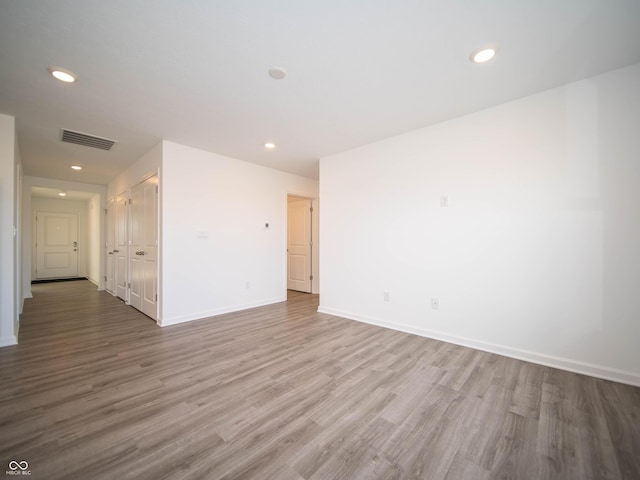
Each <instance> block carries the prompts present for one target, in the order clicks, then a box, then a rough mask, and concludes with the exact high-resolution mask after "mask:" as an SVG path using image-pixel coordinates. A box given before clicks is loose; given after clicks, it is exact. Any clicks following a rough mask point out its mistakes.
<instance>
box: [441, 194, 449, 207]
mask: <svg viewBox="0 0 640 480" xmlns="http://www.w3.org/2000/svg"><path fill="white" fill-rule="evenodd" d="M440 206H441V207H448V206H449V196H448V195H442V196H441V197H440Z"/></svg>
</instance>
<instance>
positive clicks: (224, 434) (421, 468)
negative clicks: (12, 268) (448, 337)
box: [0, 282, 640, 480]
mask: <svg viewBox="0 0 640 480" xmlns="http://www.w3.org/2000/svg"><path fill="white" fill-rule="evenodd" d="M33 292H34V298H33V299H32V300H28V301H27V303H26V306H25V312H24V314H23V317H22V329H21V332H20V345H18V346H15V347H7V348H2V349H0V367H1V369H0V385H1V388H0V461H1V462H4V465H5V466H7V465H8V464H9V462H10V461H12V460H15V461H24V460H26V461H27V462H28V463H29V469H30V470H31V477H30V478H33V479H48V480H51V479H92V480H93V479H98V480H99V479H129V478H135V479H150V480H159V479H172V480H177V479H200V478H202V479H243V480H245V479H261V480H265V479H278V480H302V479H304V480H312V479H313V480H316V479H322V480H327V479H340V480H342V479H385V480H386V479H404V478H420V479H429V480H437V479H473V480H483V479H492V478H500V479H509V478H517V479H527V480H529V479H552V478H553V479H580V480H586V479H638V478H640V389H639V388H634V387H630V386H626V385H621V384H616V383H612V382H607V381H603V380H597V379H595V378H590V377H586V376H582V375H576V374H572V373H567V372H563V371H560V370H555V369H552V368H546V367H542V366H539V365H534V364H530V363H526V362H521V361H517V360H512V359H509V358H505V357H501V356H498V355H492V354H488V353H484V352H480V351H476V350H472V349H469V348H463V347H458V346H455V345H451V344H447V343H443V342H438V341H435V340H429V339H425V338H421V337H417V336H412V335H408V334H405V333H400V332H395V331H392V330H387V329H383V328H378V327H374V326H370V325H366V324H362V323H358V322H353V321H349V320H344V319H341V318H338V317H334V316H331V315H324V314H318V313H317V312H316V308H317V302H318V299H317V297H316V296H313V295H307V294H298V293H290V297H289V301H288V302H285V303H281V304H276V305H272V306H268V307H262V308H257V309H253V310H248V311H245V312H238V313H234V314H229V315H223V316H220V317H216V318H212V319H207V320H202V321H196V322H191V323H188V324H183V325H176V326H173V327H167V328H164V329H161V328H159V327H157V326H156V325H155V323H154V322H152V321H151V320H150V319H148V318H147V317H145V316H143V315H142V314H139V313H137V312H136V311H135V310H133V309H132V308H129V307H126V306H125V305H123V304H122V303H121V302H120V301H118V300H117V299H115V298H113V297H112V296H110V295H108V294H107V293H105V292H97V291H95V287H94V286H93V285H92V284H90V283H89V282H69V283H55V284H42V285H34V286H33ZM5 469H7V470H8V467H5ZM0 473H1V469H0ZM14 478H15V477H14ZM21 478H24V477H21Z"/></svg>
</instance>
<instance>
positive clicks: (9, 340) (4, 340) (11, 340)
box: [0, 335, 18, 347]
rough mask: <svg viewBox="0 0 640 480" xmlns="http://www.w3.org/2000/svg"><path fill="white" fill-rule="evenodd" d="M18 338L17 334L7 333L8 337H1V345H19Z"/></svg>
mask: <svg viewBox="0 0 640 480" xmlns="http://www.w3.org/2000/svg"><path fill="white" fill-rule="evenodd" d="M17 344H18V338H17V337H16V336H15V335H7V336H6V337H0V347H9V346H11V345H17Z"/></svg>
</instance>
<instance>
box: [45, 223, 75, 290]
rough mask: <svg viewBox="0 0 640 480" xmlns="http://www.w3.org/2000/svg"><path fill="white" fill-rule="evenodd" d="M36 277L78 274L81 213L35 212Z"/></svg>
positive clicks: (60, 276)
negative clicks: (79, 221)
mask: <svg viewBox="0 0 640 480" xmlns="http://www.w3.org/2000/svg"><path fill="white" fill-rule="evenodd" d="M35 273H36V276H35V278H37V279H45V278H65V277H77V276H78V214H77V213H59V212H36V272H35Z"/></svg>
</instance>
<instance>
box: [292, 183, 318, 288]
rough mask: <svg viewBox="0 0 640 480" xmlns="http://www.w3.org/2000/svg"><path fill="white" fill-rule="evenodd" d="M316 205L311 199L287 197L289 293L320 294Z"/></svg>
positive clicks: (295, 196) (294, 196)
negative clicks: (316, 272) (317, 271)
mask: <svg viewBox="0 0 640 480" xmlns="http://www.w3.org/2000/svg"><path fill="white" fill-rule="evenodd" d="M313 204H314V201H313V199H312V198H307V197H301V196H297V195H288V196H287V270H286V272H287V282H286V283H287V290H293V291H297V292H304V293H313V292H314V291H317V284H314V281H316V280H315V278H314V268H317V266H316V265H315V263H314V257H315V256H316V255H315V251H314V249H315V245H314V241H313V239H314V230H313V226H314V208H313Z"/></svg>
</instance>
